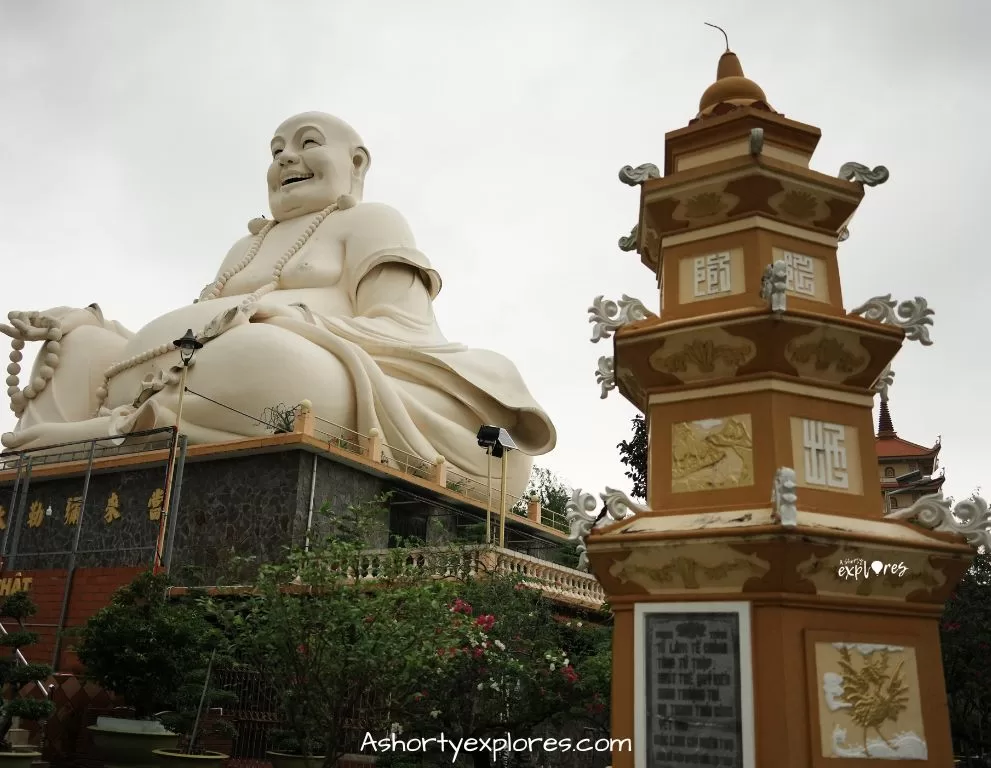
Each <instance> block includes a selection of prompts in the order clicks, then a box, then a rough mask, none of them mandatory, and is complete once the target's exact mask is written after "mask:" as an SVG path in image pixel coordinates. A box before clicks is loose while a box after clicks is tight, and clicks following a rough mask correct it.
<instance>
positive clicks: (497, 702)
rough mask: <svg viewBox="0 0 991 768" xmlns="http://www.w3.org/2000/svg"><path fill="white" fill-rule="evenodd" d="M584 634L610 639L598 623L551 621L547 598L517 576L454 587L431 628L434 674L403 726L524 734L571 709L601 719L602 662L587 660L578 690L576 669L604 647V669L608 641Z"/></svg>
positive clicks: (604, 694) (463, 733) (467, 733)
mask: <svg viewBox="0 0 991 768" xmlns="http://www.w3.org/2000/svg"><path fill="white" fill-rule="evenodd" d="M475 606H480V608H478V609H476V607H475ZM586 633H591V634H595V635H596V636H597V637H599V638H602V637H605V638H606V640H608V632H607V630H605V629H604V628H602V627H597V626H589V627H587V628H586V629H585V630H584V632H583V630H582V627H581V622H578V623H577V626H576V625H575V624H574V623H572V624H567V623H564V622H561V621H558V620H556V619H555V617H554V616H553V614H552V612H551V604H550V602H549V601H548V600H546V599H545V598H544V597H543V596H541V595H540V594H539V593H537V592H535V591H534V590H531V589H528V588H525V587H523V588H521V585H520V584H519V583H518V582H517V581H515V580H512V579H506V578H497V577H490V578H487V579H485V580H484V581H477V582H468V583H466V584H464V585H462V586H460V589H459V591H458V595H457V596H456V597H455V598H454V599H453V600H452V601H451V602H450V604H449V606H448V614H447V618H446V620H445V623H444V625H443V626H442V627H438V628H435V636H436V637H438V638H441V637H443V638H444V640H443V642H439V643H438V644H437V647H436V649H435V651H434V656H435V658H436V664H435V666H434V667H433V669H432V670H431V672H432V674H430V675H429V678H428V680H427V682H426V684H425V685H424V686H423V688H422V689H420V690H419V691H417V692H416V693H415V694H414V695H413V696H412V697H411V698H410V700H409V702H408V704H407V707H406V712H405V715H406V718H407V721H408V723H409V726H408V727H409V728H410V729H411V730H412V731H414V732H418V733H421V734H424V735H429V734H430V733H434V734H436V733H437V732H438V731H443V732H444V733H447V734H449V735H451V736H452V737H462V738H470V737H475V738H483V737H485V736H487V735H493V734H502V733H504V732H505V731H507V730H509V731H512V732H513V734H514V735H516V734H518V735H520V736H523V735H526V734H527V733H530V732H532V731H533V729H534V728H536V727H538V726H540V725H541V724H545V723H548V722H550V721H553V720H564V719H570V720H573V719H574V717H575V715H576V714H577V715H579V716H588V715H589V714H594V715H595V716H598V717H600V718H601V717H602V716H603V714H604V712H605V708H606V706H607V703H608V686H609V676H608V674H606V675H605V676H603V675H602V674H600V672H601V669H602V668H603V665H601V664H600V668H599V669H596V668H595V665H594V664H593V665H591V666H590V667H589V668H590V673H591V677H590V680H589V687H588V688H583V686H582V682H583V681H582V671H581V667H582V666H583V665H587V663H588V658H586V657H587V656H588V655H589V653H592V654H593V655H594V654H595V653H597V652H600V651H602V650H603V649H604V650H605V652H606V662H605V665H604V668H608V666H609V658H610V653H609V650H610V649H609V644H608V642H607V643H605V644H603V643H601V642H600V643H598V644H595V643H591V644H590V643H588V642H587V641H584V642H583V641H579V640H578V635H581V634H586ZM452 637H453V639H454V642H451V639H452ZM574 651H578V652H579V653H581V654H582V657H581V658H579V657H577V656H575V654H574ZM593 687H594V688H595V690H591V688H593ZM586 697H587V698H586ZM582 699H585V701H584V702H583V706H581V707H579V706H577V703H578V701H580V700H582ZM584 704H590V705H592V706H593V710H594V712H593V713H590V712H588V710H587V708H586V707H585V706H584ZM595 724H596V725H597V724H598V723H597V722H596V723H595Z"/></svg>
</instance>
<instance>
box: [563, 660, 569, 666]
mask: <svg viewBox="0 0 991 768" xmlns="http://www.w3.org/2000/svg"><path fill="white" fill-rule="evenodd" d="M569 663H570V662H569V661H568V660H567V659H565V660H564V664H563V665H562V666H565V667H566V666H568V664H569Z"/></svg>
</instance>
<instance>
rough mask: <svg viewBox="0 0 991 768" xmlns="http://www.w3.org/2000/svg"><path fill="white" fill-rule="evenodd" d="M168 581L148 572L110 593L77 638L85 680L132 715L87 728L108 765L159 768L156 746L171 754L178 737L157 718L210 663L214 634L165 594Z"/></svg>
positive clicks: (197, 612) (189, 608) (186, 604)
mask: <svg viewBox="0 0 991 768" xmlns="http://www.w3.org/2000/svg"><path fill="white" fill-rule="evenodd" d="M169 585H170V581H169V578H168V577H167V576H163V575H154V574H152V573H151V572H146V573H144V574H142V575H140V576H139V577H138V578H137V579H135V580H134V581H133V582H132V583H131V584H129V585H127V586H125V587H122V588H121V589H119V590H117V592H116V593H114V596H113V598H112V599H111V602H110V605H108V606H107V607H106V608H104V609H102V610H101V611H99V612H98V613H97V614H95V615H94V616H92V617H91V618H90V619H89V621H87V622H86V624H85V626H84V627H82V629H81V631H80V632H79V633H78V638H77V641H76V644H75V651H76V655H77V656H78V657H79V660H80V661H81V662H82V664H83V666H84V668H85V675H86V678H87V679H88V680H91V681H93V682H95V683H97V684H98V685H100V686H101V687H102V688H104V689H105V690H107V691H111V692H113V693H115V694H117V695H118V696H121V697H123V699H124V701H125V703H126V704H127V705H128V706H130V707H131V708H132V709H133V710H134V718H133V719H126V718H118V717H100V718H98V719H97V722H96V725H93V726H90V727H89V731H90V733H91V734H92V736H93V742H94V745H95V746H96V748H97V749H98V750H99V751H100V752H102V753H103V755H104V758H105V760H106V761H107V763H108V764H110V765H113V766H127V767H129V768H138V767H139V766H157V765H158V756H156V755H155V754H153V752H154V750H156V749H175V747H176V746H177V745H178V743H179V734H177V733H175V732H173V731H171V730H169V729H168V728H167V727H166V726H165V725H164V724H163V723H162V721H161V717H160V715H161V714H162V713H163V712H168V711H175V710H177V709H178V708H179V698H180V696H179V691H180V690H181V688H182V686H183V685H184V684H185V683H186V682H187V681H188V676H189V670H191V669H203V668H205V667H206V666H207V661H208V659H209V658H210V654H211V651H212V648H213V647H214V644H213V640H214V639H215V636H216V633H217V630H216V629H215V628H214V627H213V626H212V625H211V624H210V623H209V621H208V620H207V618H206V615H205V613H204V611H203V610H202V609H201V608H200V606H199V605H198V604H197V603H196V602H195V601H193V600H190V599H186V600H174V599H170V598H169V597H168V595H167V590H168V587H169Z"/></svg>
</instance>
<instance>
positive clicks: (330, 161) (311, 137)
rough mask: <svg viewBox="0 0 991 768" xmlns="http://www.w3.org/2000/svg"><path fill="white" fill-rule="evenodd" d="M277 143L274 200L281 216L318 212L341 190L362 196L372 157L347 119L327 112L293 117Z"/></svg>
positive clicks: (271, 186) (271, 177)
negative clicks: (338, 117) (340, 118)
mask: <svg viewBox="0 0 991 768" xmlns="http://www.w3.org/2000/svg"><path fill="white" fill-rule="evenodd" d="M271 148H272V164H271V165H270V166H269V167H268V202H269V207H270V208H271V211H272V217H273V218H274V219H275V220H276V221H285V220H286V219H293V218H296V217H297V216H306V215H308V214H312V213H317V212H319V211H322V210H323V209H324V208H326V207H327V206H328V205H330V204H331V203H334V202H336V201H337V199H338V198H339V197H340V196H341V195H351V196H352V197H354V198H355V200H357V201H358V202H360V201H361V194H362V188H363V182H364V179H365V173H367V171H368V166H369V163H370V158H369V155H368V150H367V149H365V148H364V146H362V142H361V138H360V137H359V136H358V134H357V133H356V132H355V130H354V129H353V128H352V127H351V126H350V125H348V124H347V123H345V122H344V121H343V120H339V119H337V118H336V117H332V116H330V115H325V114H323V113H321V112H306V113H304V114H302V115H296V116H295V117H290V118H289V119H288V120H286V121H285V122H284V123H283V124H282V125H280V126H279V127H278V129H277V130H276V131H275V136H274V137H273V138H272V145H271Z"/></svg>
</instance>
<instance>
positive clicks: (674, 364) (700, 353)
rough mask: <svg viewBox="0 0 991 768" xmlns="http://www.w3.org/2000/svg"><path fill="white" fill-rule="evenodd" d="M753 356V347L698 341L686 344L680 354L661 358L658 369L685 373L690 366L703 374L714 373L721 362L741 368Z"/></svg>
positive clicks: (666, 371) (665, 371)
mask: <svg viewBox="0 0 991 768" xmlns="http://www.w3.org/2000/svg"><path fill="white" fill-rule="evenodd" d="M751 354H752V349H751V345H747V344H739V345H737V346H735V347H734V346H730V345H729V344H716V343H714V342H711V341H698V340H696V341H693V342H690V343H688V344H686V345H685V346H684V347H682V349H681V351H680V352H676V353H674V354H673V355H668V356H667V357H663V358H661V360H660V363H659V365H658V367H659V368H660V370H661V371H662V372H664V373H685V372H686V371H687V370H688V366H689V365H694V366H695V367H696V368H698V369H699V372H701V373H712V372H713V371H715V370H716V364H717V363H718V362H720V361H722V362H724V363H726V364H727V365H730V366H733V367H734V368H739V367H740V366H741V365H743V364H744V363H745V362H747V359H748V358H749V357H750V356H751Z"/></svg>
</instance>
